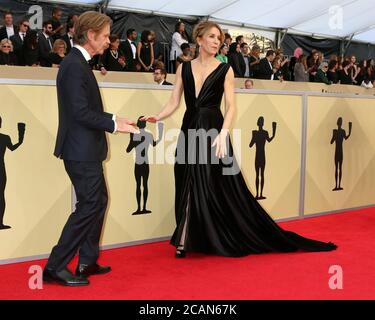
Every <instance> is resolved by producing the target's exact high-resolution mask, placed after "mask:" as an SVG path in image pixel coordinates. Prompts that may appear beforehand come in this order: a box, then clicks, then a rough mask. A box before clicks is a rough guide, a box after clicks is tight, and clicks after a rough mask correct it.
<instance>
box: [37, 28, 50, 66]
mask: <svg viewBox="0 0 375 320" xmlns="http://www.w3.org/2000/svg"><path fill="white" fill-rule="evenodd" d="M38 41H39V59H40V65H41V66H42V67H50V66H51V62H50V61H49V60H48V57H49V54H50V53H51V51H52V49H53V38H52V22H51V21H44V22H43V31H42V32H39V34H38Z"/></svg>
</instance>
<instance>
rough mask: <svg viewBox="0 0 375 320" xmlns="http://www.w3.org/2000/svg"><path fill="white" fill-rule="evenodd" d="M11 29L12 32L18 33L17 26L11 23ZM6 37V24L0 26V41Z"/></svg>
mask: <svg viewBox="0 0 375 320" xmlns="http://www.w3.org/2000/svg"><path fill="white" fill-rule="evenodd" d="M13 30H14V34H17V33H18V28H17V26H15V25H13ZM5 38H7V39H8V34H7V28H6V26H4V27H2V28H0V41H1V40H3V39H5Z"/></svg>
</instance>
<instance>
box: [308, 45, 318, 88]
mask: <svg viewBox="0 0 375 320" xmlns="http://www.w3.org/2000/svg"><path fill="white" fill-rule="evenodd" d="M319 57H320V55H319V51H318V50H313V51H312V52H311V56H310V57H308V58H307V67H308V69H309V81H310V82H314V81H315V75H316V73H317V72H318V68H319V66H320V63H321V61H320V60H319Z"/></svg>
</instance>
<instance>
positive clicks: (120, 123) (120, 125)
mask: <svg viewBox="0 0 375 320" xmlns="http://www.w3.org/2000/svg"><path fill="white" fill-rule="evenodd" d="M116 124H117V131H118V132H124V133H139V129H138V127H137V126H136V124H135V123H134V121H131V120H128V119H125V118H120V117H116Z"/></svg>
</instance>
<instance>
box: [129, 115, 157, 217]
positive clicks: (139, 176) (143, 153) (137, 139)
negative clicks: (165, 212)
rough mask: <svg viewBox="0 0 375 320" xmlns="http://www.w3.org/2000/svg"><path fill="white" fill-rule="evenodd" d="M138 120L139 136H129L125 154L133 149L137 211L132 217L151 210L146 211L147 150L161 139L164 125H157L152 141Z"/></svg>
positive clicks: (148, 168) (143, 122)
mask: <svg viewBox="0 0 375 320" xmlns="http://www.w3.org/2000/svg"><path fill="white" fill-rule="evenodd" d="M141 118H142V116H141V117H139V118H138V122H137V126H138V128H139V129H140V133H139V134H132V133H131V134H130V140H129V145H128V147H127V148H126V152H127V153H129V152H130V151H132V150H133V148H134V149H135V163H134V176H135V181H136V183H137V188H136V198H137V210H136V211H135V212H133V213H132V215H141V214H148V213H151V212H152V211H151V210H148V209H147V206H146V205H147V198H148V177H149V175H150V167H149V159H148V150H149V147H150V145H152V146H153V147H155V146H156V145H157V144H158V143H159V142H160V141H161V139H162V136H163V129H164V124H163V123H162V122H159V123H158V140H156V141H155V140H154V137H153V136H152V134H151V133H149V132H147V131H146V130H145V128H146V122H145V121H140V119H141ZM142 181H143V209H142V210H141V195H142V192H141V184H142Z"/></svg>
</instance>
